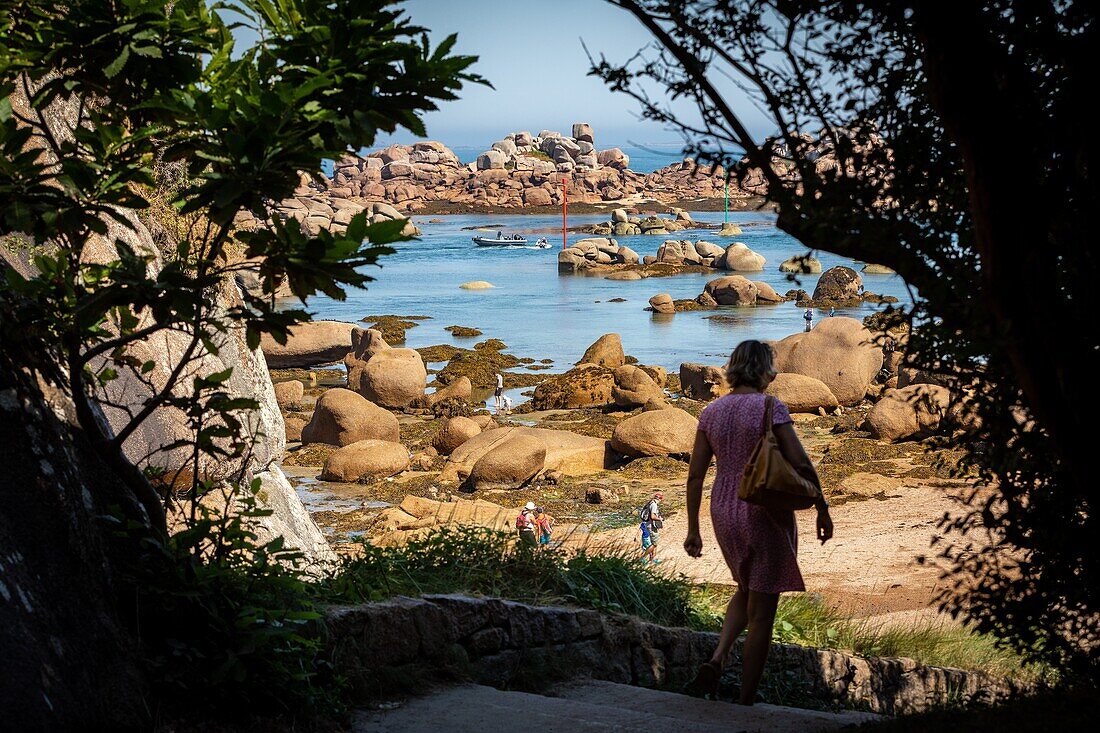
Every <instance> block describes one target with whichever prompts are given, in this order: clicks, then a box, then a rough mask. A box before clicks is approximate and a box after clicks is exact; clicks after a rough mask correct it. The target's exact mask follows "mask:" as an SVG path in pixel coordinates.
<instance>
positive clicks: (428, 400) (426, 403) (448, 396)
mask: <svg viewBox="0 0 1100 733" xmlns="http://www.w3.org/2000/svg"><path fill="white" fill-rule="evenodd" d="M473 393H474V385H473V384H472V383H471V382H470V378H469V377H467V376H465V375H463V376H460V377H458V378H457V379H455V380H453V381H452V382H450V383H449V384H447V385H445V386H443V387H440V388H439V389H437V390H436V391H435V392H432V393H431V394H426V395H423V396H422V397H421V398H419V399H418V400H415V401H414V402H413V406H414V407H419V406H423V407H427V408H429V409H431V408H432V407H434V406H435V405H437V404H439V403H440V402H446V401H448V400H458V401H459V402H469V401H470V399H471V397H472V396H473Z"/></svg>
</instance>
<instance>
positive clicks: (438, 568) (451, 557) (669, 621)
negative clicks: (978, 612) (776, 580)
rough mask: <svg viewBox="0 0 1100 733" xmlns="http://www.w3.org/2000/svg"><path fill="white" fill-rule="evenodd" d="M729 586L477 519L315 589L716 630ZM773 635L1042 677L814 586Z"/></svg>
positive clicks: (357, 563) (974, 639)
mask: <svg viewBox="0 0 1100 733" xmlns="http://www.w3.org/2000/svg"><path fill="white" fill-rule="evenodd" d="M733 590H734V589H733V588H732V587H729V586H720V585H695V584H692V583H691V582H690V581H688V580H687V579H686V578H684V577H683V576H675V575H673V574H672V573H670V572H668V571H666V570H663V569H662V568H660V566H653V565H647V564H644V563H642V562H641V561H640V560H639V559H638V557H637V555H636V554H625V553H617V554H616V553H607V552H604V551H601V552H600V553H599V554H587V553H583V552H582V553H579V554H575V555H567V554H566V553H565V552H562V551H560V550H554V549H539V550H530V549H527V548H524V547H522V546H521V545H519V544H518V543H516V542H515V540H514V537H513V536H511V535H509V534H501V533H497V532H492V531H489V530H485V529H481V528H476V527H453V528H444V529H441V530H439V531H437V532H434V533H433V534H431V535H429V536H428V537H426V538H424V539H421V540H415V541H412V542H410V543H409V544H407V545H404V546H402V547H373V546H371V545H369V544H368V545H364V546H363V548H362V553H361V554H360V555H359V556H357V557H354V558H350V559H347V560H345V561H344V564H343V566H342V567H341V568H340V569H339V570H338V572H336V573H334V574H333V575H332V576H331V577H329V578H327V579H326V580H324V581H322V582H321V583H320V585H319V586H318V591H319V592H320V594H321V597H322V599H323V600H327V601H330V602H350V603H356V602H363V601H371V600H381V599H385V598H390V597H393V596H397V595H411V596H416V595H422V594H428V593H472V594H478V595H485V596H494V597H501V598H507V599H511V600H516V601H523V602H528V603H536V604H566V605H574V606H580V607H584V608H592V609H595V610H598V611H602V612H611V613H624V614H629V615H633V616H637V617H639V618H641V619H644V620H646V621H651V622H653V623H658V624H662V625H665V626H686V627H688V628H693V629H697V630H704V631H717V630H719V629H720V628H721V626H722V617H723V615H724V613H725V607H726V604H727V603H728V601H729V599H730V597H731V596H732V594H733ZM774 635H775V639H776V640H777V641H782V642H787V643H792V644H799V645H803V646H812V647H817V648H828V649H838V650H844V651H849V652H853V653H855V654H860V655H864V656H883V657H910V658H912V659H916V660H917V661H919V662H921V663H923V664H934V665H942V666H947V667H958V668H961V669H974V670H982V671H985V672H988V673H990V674H994V675H998V676H1011V677H1016V678H1018V679H1046V678H1048V677H1049V674H1050V672H1049V670H1047V669H1046V668H1037V667H1025V666H1024V665H1023V663H1022V661H1021V659H1020V657H1019V656H1018V655H1016V654H1015V653H1013V652H1011V651H1009V650H1007V649H1003V648H1001V647H999V646H998V645H997V644H996V643H995V641H994V640H993V639H992V638H991V637H988V636H981V635H978V634H974V633H971V632H970V631H969V630H967V629H966V628H964V627H962V626H958V625H954V624H945V623H935V622H918V623H915V624H911V625H899V624H893V625H888V624H884V623H881V622H875V621H868V620H865V619H855V618H851V617H849V616H847V615H845V614H843V613H841V612H840V611H838V610H836V609H834V608H831V607H829V606H828V605H826V604H825V603H824V602H823V601H822V599H821V598H820V597H818V596H815V595H813V594H805V593H804V594H798V595H788V596H784V597H783V598H782V600H781V602H780V605H779V612H778V614H777V617H776V623H775V632H774Z"/></svg>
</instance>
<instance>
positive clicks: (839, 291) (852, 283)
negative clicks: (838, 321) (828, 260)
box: [814, 265, 863, 302]
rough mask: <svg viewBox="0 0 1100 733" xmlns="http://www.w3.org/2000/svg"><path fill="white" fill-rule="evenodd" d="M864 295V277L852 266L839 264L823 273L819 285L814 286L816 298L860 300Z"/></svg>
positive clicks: (842, 300) (845, 300)
mask: <svg viewBox="0 0 1100 733" xmlns="http://www.w3.org/2000/svg"><path fill="white" fill-rule="evenodd" d="M862 295H863V278H861V277H860V276H859V273H858V272H856V271H855V270H853V269H852V268H850V267H845V266H843V265H837V266H836V267H830V268H829V269H828V270H826V271H825V272H823V273H821V277H820V278H818V281H817V287H815V288H814V300H832V301H837V302H848V301H852V300H860V299H861V296H862Z"/></svg>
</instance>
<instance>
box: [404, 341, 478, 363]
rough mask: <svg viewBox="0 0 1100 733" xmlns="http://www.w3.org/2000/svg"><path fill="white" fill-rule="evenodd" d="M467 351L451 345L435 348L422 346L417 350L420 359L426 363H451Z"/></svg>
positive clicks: (437, 345)
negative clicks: (456, 356) (458, 355)
mask: <svg viewBox="0 0 1100 733" xmlns="http://www.w3.org/2000/svg"><path fill="white" fill-rule="evenodd" d="M464 351H468V350H467V349H460V348H459V347H457V346H452V345H451V344H436V345H435V346H422V347H420V348H419V349H417V350H416V353H418V354H420V358H421V359H423V360H424V363H425V364H427V363H429V362H440V361H450V360H451V359H453V358H455V355H456V354H460V353H462V352H464Z"/></svg>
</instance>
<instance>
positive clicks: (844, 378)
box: [773, 316, 882, 405]
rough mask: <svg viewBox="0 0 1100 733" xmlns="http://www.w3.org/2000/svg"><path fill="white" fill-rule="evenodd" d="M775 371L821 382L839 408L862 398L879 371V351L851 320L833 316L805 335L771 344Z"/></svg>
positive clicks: (880, 366) (870, 338) (797, 334)
mask: <svg viewBox="0 0 1100 733" xmlns="http://www.w3.org/2000/svg"><path fill="white" fill-rule="evenodd" d="M773 346H774V347H775V353H776V362H775V364H776V368H777V369H778V370H779V371H780V372H794V373H796V374H802V375H805V376H807V377H813V378H815V379H818V380H820V381H822V382H824V383H825V385H826V386H827V387H828V388H829V390H830V391H831V392H832V393H833V394H834V395H835V396H836V398H837V401H838V402H839V403H840V404H842V405H854V404H856V403H858V402H859V401H860V400H862V399H863V396H864V395H865V394H866V393H867V388H868V387H869V386H870V384H871V382H872V380H874V378H875V376H876V375H877V374H878V373H879V370H880V369H882V349H880V348H879V347H877V346H875V345H874V344H873V343H872V336H871V332H870V331H868V330H867V329H866V328H864V326H863V324H862V323H860V322H859V321H857V320H856V319H854V318H847V317H844V316H835V317H833V318H826V319H825V320H823V321H821V322H820V323H818V324H817V325H816V326H814V328H813V330H812V331H809V332H808V333H796V334H794V335H793V336H788V337H787V338H785V339H783V340H781V341H777V342H775V343H774V344H773Z"/></svg>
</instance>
